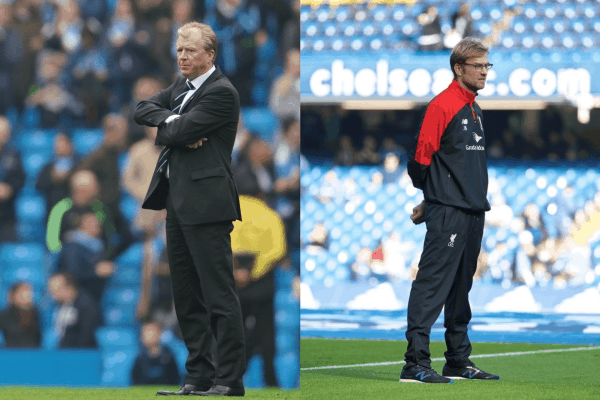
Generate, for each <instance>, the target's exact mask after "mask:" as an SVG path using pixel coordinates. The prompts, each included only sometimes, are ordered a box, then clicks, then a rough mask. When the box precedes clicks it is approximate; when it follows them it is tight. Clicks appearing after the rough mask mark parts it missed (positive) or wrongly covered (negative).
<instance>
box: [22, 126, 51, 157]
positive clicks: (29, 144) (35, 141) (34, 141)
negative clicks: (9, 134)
mask: <svg viewBox="0 0 600 400" xmlns="http://www.w3.org/2000/svg"><path fill="white" fill-rule="evenodd" d="M57 133H58V131H57V130H56V129H26V130H22V131H21V132H19V133H18V134H17V135H16V136H15V139H14V140H15V145H16V146H17V148H18V149H19V150H21V151H22V152H26V153H29V152H38V153H50V154H52V153H53V151H54V138H55V136H56V134H57Z"/></svg>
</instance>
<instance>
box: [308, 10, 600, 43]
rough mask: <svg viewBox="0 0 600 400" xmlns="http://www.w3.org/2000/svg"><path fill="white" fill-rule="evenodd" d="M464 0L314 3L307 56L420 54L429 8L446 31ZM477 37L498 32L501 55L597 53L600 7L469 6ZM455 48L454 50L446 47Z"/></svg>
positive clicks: (309, 14) (310, 16)
mask: <svg viewBox="0 0 600 400" xmlns="http://www.w3.org/2000/svg"><path fill="white" fill-rule="evenodd" d="M461 3H463V2H462V1H459V0H453V1H450V2H440V1H437V0H425V1H401V2H393V1H353V0H346V1H330V2H329V1H309V0H303V1H302V7H301V12H300V21H301V33H302V40H301V49H302V51H306V52H323V51H333V52H340V51H359V50H380V49H382V50H394V49H402V50H403V51H415V50H417V49H418V38H419V36H420V32H421V28H420V27H419V24H418V23H417V21H416V20H417V17H418V16H419V15H420V14H422V13H423V12H425V10H426V9H427V8H428V7H429V6H435V7H436V8H437V10H438V13H439V15H440V26H441V31H442V33H443V34H444V35H448V34H449V33H450V32H451V31H452V29H453V23H452V19H453V14H454V13H455V12H456V11H457V10H458V9H459V7H460V6H461ZM464 3H468V4H470V5H471V7H470V9H469V16H470V19H471V21H472V24H473V28H474V32H473V33H474V34H473V35H471V36H479V37H481V38H486V37H489V36H491V35H493V34H494V33H495V32H498V33H499V36H498V37H497V38H495V41H496V43H498V44H499V49H501V50H517V49H521V50H554V51H555V50H575V51H584V50H589V49H597V48H598V45H599V43H598V40H597V34H598V33H599V32H600V20H599V19H598V18H599V12H598V8H597V7H598V6H597V3H596V2H594V1H590V0H586V1H577V2H568V1H557V2H546V1H545V0H537V1H529V0H528V1H516V0H503V1H499V2H485V1H470V2H464ZM447 47H451V46H447Z"/></svg>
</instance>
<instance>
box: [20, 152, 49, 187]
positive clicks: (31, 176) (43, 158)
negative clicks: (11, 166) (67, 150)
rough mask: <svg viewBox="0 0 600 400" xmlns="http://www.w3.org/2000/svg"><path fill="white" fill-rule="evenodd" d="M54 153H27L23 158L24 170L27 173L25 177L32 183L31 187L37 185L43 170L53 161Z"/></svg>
mask: <svg viewBox="0 0 600 400" xmlns="http://www.w3.org/2000/svg"><path fill="white" fill-rule="evenodd" d="M52 157H53V156H52V153H48V152H35V153H25V154H23V156H22V163H23V170H24V171H25V175H26V176H27V179H28V180H29V181H30V183H31V187H33V186H34V185H35V182H36V180H37V177H38V175H39V173H40V172H41V171H42V168H44V166H45V165H46V164H47V163H49V162H50V161H52Z"/></svg>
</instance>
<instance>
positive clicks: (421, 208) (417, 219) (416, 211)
mask: <svg viewBox="0 0 600 400" xmlns="http://www.w3.org/2000/svg"><path fill="white" fill-rule="evenodd" d="M410 219H411V220H412V222H413V223H414V224H415V225H419V224H420V223H422V222H424V221H425V201H422V202H421V204H419V205H418V206H416V207H415V208H413V213H412V215H411V216H410Z"/></svg>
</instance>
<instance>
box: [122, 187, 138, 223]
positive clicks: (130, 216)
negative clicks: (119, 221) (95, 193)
mask: <svg viewBox="0 0 600 400" xmlns="http://www.w3.org/2000/svg"><path fill="white" fill-rule="evenodd" d="M119 210H120V211H121V214H123V218H125V220H127V222H128V223H129V224H130V225H131V224H133V221H134V220H135V217H136V216H137V214H138V212H139V211H140V202H139V201H138V200H137V199H136V198H135V197H133V196H131V195H130V194H128V193H124V194H121V200H120V202H119Z"/></svg>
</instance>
